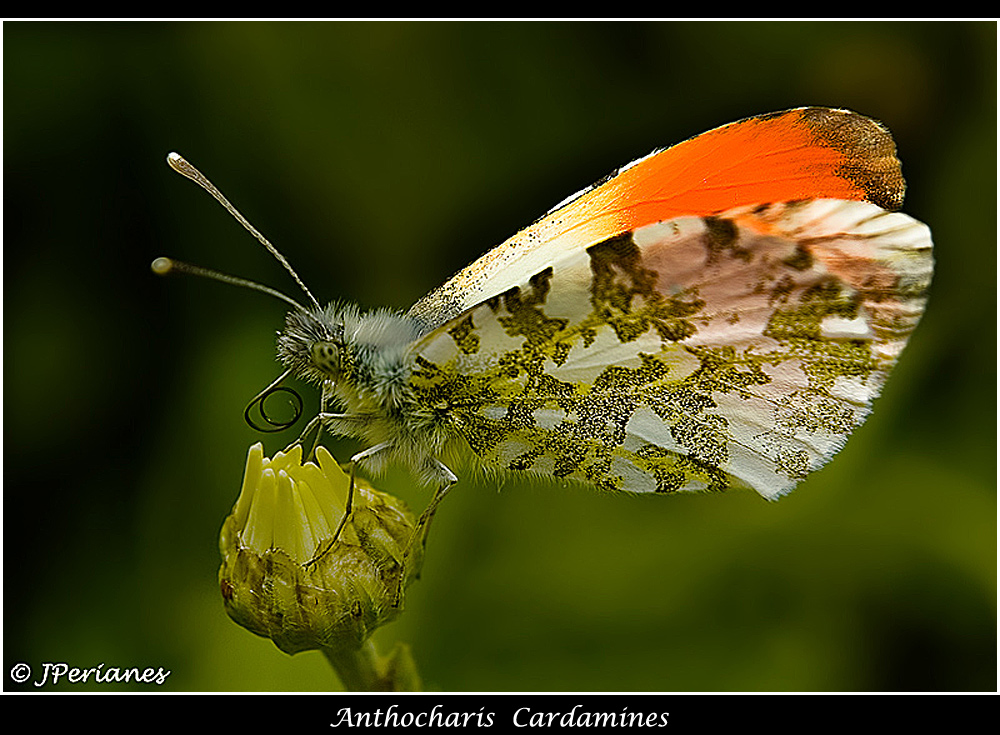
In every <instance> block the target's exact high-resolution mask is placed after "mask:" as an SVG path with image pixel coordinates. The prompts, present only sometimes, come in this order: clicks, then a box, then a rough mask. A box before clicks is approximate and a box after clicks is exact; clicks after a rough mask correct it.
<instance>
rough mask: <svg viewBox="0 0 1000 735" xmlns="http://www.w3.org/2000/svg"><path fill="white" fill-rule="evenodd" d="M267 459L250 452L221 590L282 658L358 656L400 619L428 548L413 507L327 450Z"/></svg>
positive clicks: (230, 608) (224, 547)
mask: <svg viewBox="0 0 1000 735" xmlns="http://www.w3.org/2000/svg"><path fill="white" fill-rule="evenodd" d="M316 457H317V460H318V464H316V463H313V462H305V463H302V461H301V459H302V447H301V446H299V445H296V446H295V447H293V448H292V449H291V450H290V451H289V452H288V453H287V454H285V453H282V452H279V453H278V454H276V455H275V456H274V457H273V458H271V459H269V458H267V457H265V456H264V448H263V446H262V445H261V444H260V443H257V444H255V445H253V446H252V447H250V451H249V454H248V456H247V466H246V474H245V476H244V478H243V489H242V491H241V492H240V496H239V499H238V500H237V501H236V505H235V506H234V507H233V511H232V514H231V515H230V516H229V517H228V518H227V519H226V521H225V523H224V524H223V526H222V532H221V534H220V536H219V550H220V552H221V553H222V566H221V568H220V569H219V587H220V589H221V591H222V598H223V601H224V604H225V608H226V612H227V613H228V614H229V617H231V618H232V619H233V620H234V621H235V622H236V623H238V624H239V625H242V626H243V627H244V628H246V629H247V630H249V631H251V632H253V633H256V634H257V635H260V636H264V637H266V638H270V639H271V640H273V641H274V643H275V645H277V646H278V648H280V649H281V650H282V651H285V652H286V653H297V652H299V651H306V650H310V649H323V650H325V651H327V652H328V653H329V652H331V651H338V650H349V649H357V648H359V647H360V646H361V645H362V644H363V643H364V642H365V641H366V640H367V639H368V638H369V636H370V635H371V634H372V633H373V632H374V631H375V629H377V628H378V627H380V626H382V625H385V624H386V623H388V622H390V621H392V620H393V619H395V618H396V617H397V616H398V615H399V614H400V613H401V612H402V607H403V591H404V590H405V588H406V586H407V585H409V584H410V582H412V581H413V580H414V579H415V578H416V576H417V574H418V573H419V570H420V564H421V562H422V552H423V544H422V543H421V542H420V541H419V540H418V541H417V542H416V543H413V544H412V545H411V539H412V536H413V532H414V527H415V525H416V521H415V518H414V516H413V514H412V513H411V512H410V510H409V509H408V508H407V507H406V505H405V504H404V503H403V502H402V501H401V500H399V499H398V498H395V497H393V496H391V495H387V494H386V493H382V492H379V491H377V490H375V489H374V488H372V487H370V486H369V485H367V484H365V483H363V482H362V481H360V480H355V486H354V496H353V500H352V511H351V515H350V516H349V517H348V519H347V522H346V523H344V525H343V528H341V529H340V533H339V535H337V536H336V538H335V537H334V536H335V533H336V532H337V529H338V528H339V527H340V525H341V521H342V519H343V517H344V509H345V505H346V502H347V496H348V492H349V484H350V478H349V477H348V476H347V474H346V473H345V472H344V471H343V470H342V469H341V468H340V466H339V465H338V464H337V462H336V461H335V460H334V458H333V457H332V456H331V455H330V453H329V452H328V451H327V450H326V449H325V448H324V447H322V446H320V447H318V448H317V450H316Z"/></svg>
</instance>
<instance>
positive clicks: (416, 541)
mask: <svg viewBox="0 0 1000 735" xmlns="http://www.w3.org/2000/svg"><path fill="white" fill-rule="evenodd" d="M431 462H432V463H433V464H434V465H435V470H436V473H437V474H439V475H440V476H441V478H442V479H443V481H444V484H443V485H442V486H441V487H439V488H438V489H437V491H436V492H435V493H434V497H433V498H431V502H430V503H428V504H427V507H426V508H425V509H424V512H423V513H421V514H420V518H419V519H418V520H417V525H416V526H415V527H414V529H413V533H412V534H411V535H410V540H409V541H408V542H407V544H406V549H405V550H404V552H403V571H402V573H401V574H400V576H399V583H398V585H397V587H396V599H395V601H394V602H393V607H399V605H400V603H401V601H402V599H403V586H404V585H405V584H406V578H407V576H408V574H407V568H408V567H409V563H410V557H411V556H412V555H413V552H414V551H416V550H417V549H419V550H420V552H421V553H422V552H423V550H424V548H425V547H426V545H427V534H428V533H429V532H430V527H431V521H432V520H433V519H434V514H435V513H436V512H437V508H438V506H439V505H440V504H441V501H442V500H444V497H445V496H446V495H447V494H448V491H449V490H451V488H452V487H453V486H454V485H455V483H456V482H458V477H457V476H456V475H455V473H454V472H452V471H451V470H450V469H448V467H447V466H446V465H445V464H444V463H443V462H441V461H439V460H436V459H432V460H431Z"/></svg>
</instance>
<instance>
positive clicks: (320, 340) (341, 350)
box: [278, 304, 347, 385]
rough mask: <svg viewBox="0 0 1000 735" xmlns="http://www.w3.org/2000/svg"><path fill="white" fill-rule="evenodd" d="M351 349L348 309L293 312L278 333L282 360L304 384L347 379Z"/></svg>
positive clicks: (299, 310)
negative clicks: (347, 335)
mask: <svg viewBox="0 0 1000 735" xmlns="http://www.w3.org/2000/svg"><path fill="white" fill-rule="evenodd" d="M346 356H347V347H346V345H345V344H344V309H342V308H340V307H338V306H336V305H335V304H330V305H328V306H326V307H325V308H313V309H293V310H292V311H290V312H288V316H287V317H285V328H284V329H283V330H282V331H281V332H279V333H278V360H279V361H280V362H281V363H282V364H283V365H284V366H285V367H286V368H289V369H290V370H291V371H292V374H293V375H295V376H296V377H298V378H301V379H302V380H305V381H307V382H310V383H314V384H317V385H319V384H322V383H324V382H326V381H333V382H336V381H337V380H338V379H339V378H341V377H342V375H343V368H344V367H345V362H346V360H345V358H346Z"/></svg>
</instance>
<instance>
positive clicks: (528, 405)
mask: <svg viewBox="0 0 1000 735" xmlns="http://www.w3.org/2000/svg"><path fill="white" fill-rule="evenodd" d="M931 265H932V264H931V255H930V235H929V231H928V230H927V228H926V227H925V226H923V225H921V224H920V223H918V222H916V221H915V220H913V219H911V218H909V217H907V216H905V215H902V214H894V213H890V212H887V211H885V210H883V209H881V208H879V207H877V206H874V205H872V204H869V203H866V202H850V201H832V200H817V201H809V202H798V203H785V204H776V205H769V206H753V207H741V208H737V209H734V210H730V211H728V212H724V213H721V214H718V215H714V216H708V217H681V218H676V219H671V220H668V221H664V222H657V223H652V224H647V225H644V226H641V227H638V228H636V229H635V230H633V231H626V232H623V233H619V234H615V235H613V236H611V237H608V238H606V239H604V240H601V241H599V242H597V243H594V244H592V245H589V246H587V247H580V248H576V249H560V251H559V254H558V255H557V256H556V257H553V258H552V260H551V262H550V263H549V264H548V265H546V266H545V267H544V268H540V269H539V270H537V272H535V273H533V274H532V275H530V277H526V278H523V279H522V280H521V281H520V282H517V283H516V285H511V286H509V287H508V288H506V289H505V290H503V291H502V292H501V293H499V294H498V295H496V296H493V297H491V298H488V299H486V300H485V301H483V302H482V303H480V304H478V305H476V306H473V307H472V308H469V309H468V310H466V311H464V312H462V313H461V314H459V315H458V316H456V317H455V318H453V319H451V320H450V321H448V322H446V323H445V324H443V325H441V326H440V327H438V328H437V329H435V330H433V331H432V332H430V333H429V334H427V335H426V336H425V337H423V338H422V339H421V340H419V341H418V342H417V343H415V344H414V345H413V347H412V349H411V358H412V363H411V364H412V365H413V370H412V377H411V386H412V388H413V391H414V395H415V396H416V399H417V401H418V402H419V403H420V404H421V405H423V406H425V407H426V409H427V410H428V411H435V412H439V413H440V415H441V416H442V417H444V418H443V420H444V421H446V422H448V423H449V424H450V426H451V428H452V429H454V430H455V431H456V432H457V433H458V434H460V435H461V436H463V437H464V438H465V439H466V440H467V441H468V443H469V445H470V447H471V448H472V450H473V452H474V453H475V454H476V455H478V457H479V458H480V460H481V461H482V463H483V464H484V465H485V466H486V467H489V468H493V469H498V470H513V471H527V472H533V473H537V474H540V475H547V476H554V477H561V478H568V479H574V480H580V481H584V482H587V483H590V484H593V485H596V486H598V487H600V488H604V489H608V490H625V491H633V492H672V491H677V490H698V489H712V490H716V489H725V488H728V487H734V486H742V487H752V488H754V489H755V490H757V491H758V492H759V493H761V494H762V495H763V496H765V497H768V498H773V497H777V496H779V495H781V494H782V493H784V492H786V491H788V490H789V489H791V487H793V486H794V485H795V483H796V482H798V481H799V480H800V479H802V478H803V477H804V476H805V475H806V474H808V473H809V472H811V471H813V470H815V469H817V468H818V467H820V466H821V465H822V464H824V463H825V462H826V461H827V460H828V459H829V458H830V457H831V456H832V455H833V454H834V453H835V452H836V451H838V450H839V449H840V448H841V447H842V446H843V444H844V442H845V441H846V439H847V437H848V436H849V434H850V433H851V431H852V430H853V429H854V428H855V427H856V426H858V425H859V424H860V423H861V422H862V421H863V420H864V418H865V416H866V415H867V414H868V412H869V410H870V405H871V402H872V400H873V399H874V398H875V397H876V396H877V395H878V393H879V390H880V388H881V386H882V384H883V382H884V380H885V377H886V375H887V374H888V372H889V370H890V369H891V367H892V365H893V364H894V362H895V360H896V358H897V357H898V355H899V352H900V350H901V349H902V347H903V345H904V344H905V342H906V339H907V337H908V336H909V334H910V332H911V331H912V330H913V328H914V327H915V326H916V323H917V321H918V319H919V317H920V314H921V313H922V309H923V304H924V300H925V294H926V289H927V286H928V284H929V281H930V273H931Z"/></svg>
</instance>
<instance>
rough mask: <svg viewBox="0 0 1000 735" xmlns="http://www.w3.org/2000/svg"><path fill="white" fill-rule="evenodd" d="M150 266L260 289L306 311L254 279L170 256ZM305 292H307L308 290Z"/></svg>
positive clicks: (159, 272)
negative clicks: (239, 276) (184, 261)
mask: <svg viewBox="0 0 1000 735" xmlns="http://www.w3.org/2000/svg"><path fill="white" fill-rule="evenodd" d="M150 268H152V269H153V273H155V274H156V275H158V276H169V275H171V274H173V273H185V274H187V275H191V276H203V277H204V278H211V279H212V280H213V281H222V282H223V283H228V284H230V285H233V286H242V287H243V288H249V289H251V290H253V291H260V292H261V293H266V294H268V295H269V296H274V298H276V299H281V300H282V301H284V302H285V303H286V304H291V305H292V306H294V307H295V308H296V309H298V310H299V311H306V307H304V306H303V305H302V304H300V303H299V302H298V301H296V300H295V299H293V298H292V297H291V296H286V295H285V294H283V293H281V291H279V290H278V289H276V288H271V287H270V286H265V285H263V284H262V283H257V282H256V281H249V280H247V279H246V278H238V277H236V276H230V275H229V274H227V273H220V272H219V271H213V270H211V269H210V268H202V267H201V266H198V265H191V264H190V263H182V262H181V261H179V260H174V259H172V258H163V257H160V258H157V259H156V260H154V261H153V263H152V265H151V266H150ZM306 293H309V292H308V291H307V292H306Z"/></svg>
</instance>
